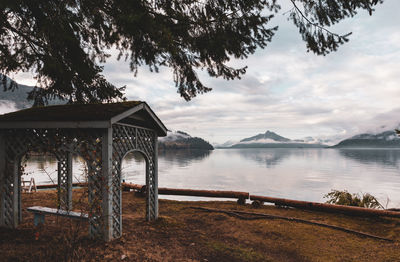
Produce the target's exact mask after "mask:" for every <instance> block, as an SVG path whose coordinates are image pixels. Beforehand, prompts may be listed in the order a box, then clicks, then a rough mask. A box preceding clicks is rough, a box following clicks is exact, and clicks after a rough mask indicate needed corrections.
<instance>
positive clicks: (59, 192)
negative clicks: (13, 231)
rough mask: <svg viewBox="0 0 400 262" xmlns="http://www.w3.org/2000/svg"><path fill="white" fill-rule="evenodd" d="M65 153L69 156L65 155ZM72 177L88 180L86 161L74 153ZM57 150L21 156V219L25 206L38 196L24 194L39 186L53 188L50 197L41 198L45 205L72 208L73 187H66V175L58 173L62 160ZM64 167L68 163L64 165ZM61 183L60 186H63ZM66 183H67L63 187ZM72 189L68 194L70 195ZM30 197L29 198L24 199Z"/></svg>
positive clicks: (78, 181) (45, 188)
mask: <svg viewBox="0 0 400 262" xmlns="http://www.w3.org/2000/svg"><path fill="white" fill-rule="evenodd" d="M64 157H66V156H64ZM71 158H72V159H71V169H72V172H71V178H72V179H71V180H72V183H82V182H85V178H86V177H87V175H86V174H87V172H86V170H87V168H86V163H85V161H84V160H83V159H82V158H81V157H80V156H78V155H76V154H75V155H73V154H71ZM59 160H60V159H58V158H57V157H56V156H55V155H54V154H52V153H48V152H36V151H28V152H26V153H25V154H24V155H23V156H22V157H21V158H20V171H19V174H20V175H19V184H20V185H19V186H20V188H19V190H20V191H19V192H20V194H19V197H18V198H19V199H18V202H19V204H18V206H19V210H20V212H19V221H20V222H21V220H22V210H23V209H24V208H27V207H29V206H31V204H30V203H29V200H31V199H35V197H24V196H23V195H24V193H33V192H35V191H38V190H52V191H53V192H54V194H53V193H52V194H49V195H48V196H49V197H48V199H41V203H42V204H41V205H43V206H45V207H52V206H57V207H58V208H61V209H68V210H70V209H72V187H71V188H70V190H68V188H65V186H66V183H65V182H66V181H60V183H59V181H58V180H59V179H63V180H65V179H66V176H64V177H61V176H60V175H59V168H60V167H61V166H60V165H59V162H60V161H59ZM62 168H64V171H63V172H64V173H65V172H66V171H65V169H66V168H65V165H64V166H63V167H62ZM60 185H61V187H60ZM63 186H64V187H63ZM68 192H69V195H67V194H68ZM24 199H27V202H25V201H24Z"/></svg>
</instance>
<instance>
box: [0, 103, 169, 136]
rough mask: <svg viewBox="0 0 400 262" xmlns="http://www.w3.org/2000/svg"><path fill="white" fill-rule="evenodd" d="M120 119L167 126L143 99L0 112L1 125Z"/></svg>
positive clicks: (102, 123)
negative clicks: (2, 113) (1, 113)
mask: <svg viewBox="0 0 400 262" xmlns="http://www.w3.org/2000/svg"><path fill="white" fill-rule="evenodd" d="M115 123H123V124H129V125H135V126H139V127H144V128H150V129H154V130H156V131H157V134H158V135H159V136H166V134H167V128H166V127H165V126H164V124H163V123H162V122H161V120H160V119H159V118H158V117H157V116H156V114H155V113H154V112H153V111H152V110H151V108H150V107H149V106H148V105H147V104H146V103H145V102H142V101H127V102H119V103H107V104H100V103H98V104H71V105H53V106H44V107H33V108H29V109H23V110H19V111H16V112H12V113H8V114H4V115H0V129H6V128H110V127H111V126H112V124H115Z"/></svg>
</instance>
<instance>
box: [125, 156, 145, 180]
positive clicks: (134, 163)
mask: <svg viewBox="0 0 400 262" xmlns="http://www.w3.org/2000/svg"><path fill="white" fill-rule="evenodd" d="M146 168H147V161H146V158H145V156H144V154H143V153H141V152H140V151H130V152H128V153H127V154H126V155H125V156H124V158H123V159H122V163H121V177H122V182H126V183H133V184H139V185H145V184H146Z"/></svg>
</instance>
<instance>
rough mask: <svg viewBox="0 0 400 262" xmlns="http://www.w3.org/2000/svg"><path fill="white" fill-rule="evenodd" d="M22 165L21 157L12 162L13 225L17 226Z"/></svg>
mask: <svg viewBox="0 0 400 262" xmlns="http://www.w3.org/2000/svg"><path fill="white" fill-rule="evenodd" d="M20 165H21V161H19V159H14V161H13V162H12V169H11V176H12V178H13V195H12V210H13V212H12V227H13V228H16V227H17V226H18V222H19V213H20V202H19V200H20V198H19V197H20V191H21V189H20V187H21V183H20V179H19V176H20V172H19V170H20Z"/></svg>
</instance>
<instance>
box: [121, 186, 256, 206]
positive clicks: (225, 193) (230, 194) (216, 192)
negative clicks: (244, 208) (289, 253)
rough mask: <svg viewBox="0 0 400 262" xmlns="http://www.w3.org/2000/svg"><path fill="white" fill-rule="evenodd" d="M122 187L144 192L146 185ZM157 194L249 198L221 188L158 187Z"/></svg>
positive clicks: (245, 194) (243, 194) (247, 195)
mask: <svg viewBox="0 0 400 262" xmlns="http://www.w3.org/2000/svg"><path fill="white" fill-rule="evenodd" d="M122 186H123V187H124V188H128V189H133V190H136V191H139V192H141V193H144V192H146V186H144V185H137V184H128V183H122ZM158 194H160V195H174V196H199V197H219V198H236V199H239V200H240V201H241V203H243V204H244V203H245V201H246V199H249V196H250V194H249V193H248V192H240V191H221V190H198V189H197V190H196V189H177V188H165V187H159V188H158Z"/></svg>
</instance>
